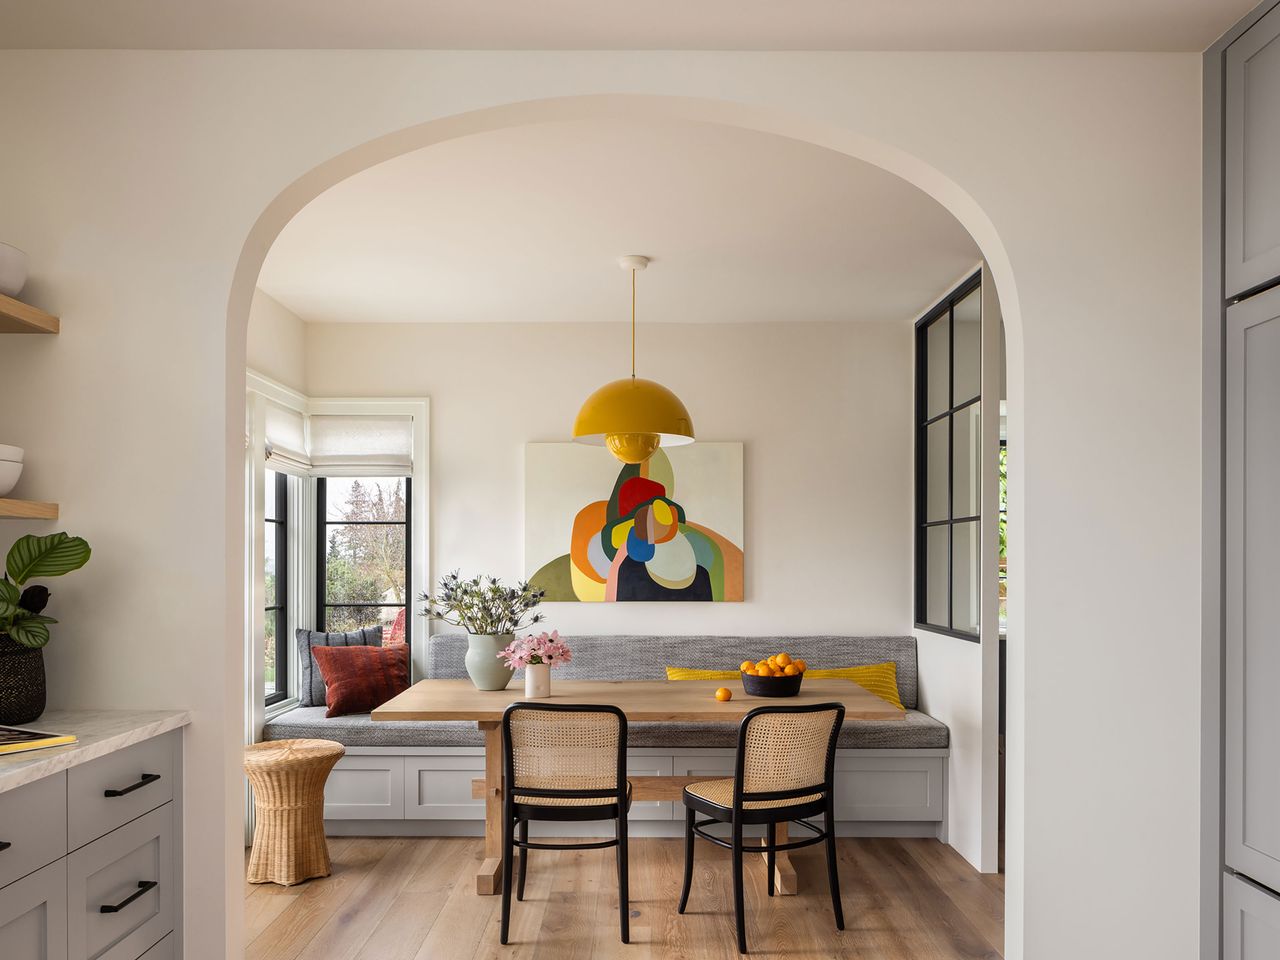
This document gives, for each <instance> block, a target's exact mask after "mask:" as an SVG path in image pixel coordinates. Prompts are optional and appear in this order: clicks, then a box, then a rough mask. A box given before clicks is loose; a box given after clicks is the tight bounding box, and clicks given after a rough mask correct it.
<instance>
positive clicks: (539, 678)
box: [524, 663, 551, 700]
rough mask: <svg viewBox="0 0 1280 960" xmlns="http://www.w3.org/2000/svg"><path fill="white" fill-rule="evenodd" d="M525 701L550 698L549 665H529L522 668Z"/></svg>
mask: <svg viewBox="0 0 1280 960" xmlns="http://www.w3.org/2000/svg"><path fill="white" fill-rule="evenodd" d="M524 695H525V699H526V700H544V699H546V698H547V697H549V696H551V664H549V663H531V664H529V665H528V666H527V667H525V668H524Z"/></svg>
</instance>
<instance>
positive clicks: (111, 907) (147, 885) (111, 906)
mask: <svg viewBox="0 0 1280 960" xmlns="http://www.w3.org/2000/svg"><path fill="white" fill-rule="evenodd" d="M158 886H160V883H159V882H158V881H156V880H139V881H138V889H137V890H135V891H133V893H131V894H129V895H128V896H127V897H125V898H124V899H123V900H121V901H120V902H119V903H104V904H103V905H102V906H100V907H99V908H98V912H99V913H119V912H120V911H121V910H123V909H124V908H125V907H127V906H128V905H129V904H131V903H133V901H135V900H137V899H138V898H139V897H140V896H142V895H143V894H144V893H146V892H147V891H148V890H150V889H151V888H152V887H158Z"/></svg>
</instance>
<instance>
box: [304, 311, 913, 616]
mask: <svg viewBox="0 0 1280 960" xmlns="http://www.w3.org/2000/svg"><path fill="white" fill-rule="evenodd" d="M307 334H308V335H307V363H306V365H307V393H308V394H309V395H310V396H312V397H325V396H429V397H430V398H431V418H432V423H431V501H432V502H431V520H432V541H433V542H432V545H431V570H432V575H433V578H435V579H438V578H439V576H440V575H441V574H442V573H445V572H447V571H449V570H452V569H454V568H458V567H460V568H461V569H462V570H463V571H464V572H469V573H481V572H492V573H494V574H497V575H500V576H502V577H504V578H518V577H523V576H525V573H526V572H525V570H524V548H523V544H524V446H525V444H526V443H528V442H535V441H548V440H566V439H568V437H569V435H570V428H571V427H572V425H573V418H574V416H575V415H576V414H577V412H578V407H580V406H581V405H582V401H583V400H585V399H586V397H587V395H588V394H590V393H591V392H592V391H593V390H594V389H595V388H596V387H598V386H600V385H601V384H602V383H603V382H605V381H606V380H612V379H615V378H616V377H618V376H625V375H626V373H627V371H628V365H629V357H628V349H629V332H628V329H627V327H626V326H625V325H621V324H613V323H602V324H540V323H539V324H522V323H512V324H394V323H393V324H315V323H313V324H307ZM911 350H912V343H911V328H910V325H909V324H907V323H903V322H900V323H896V324H887V323H861V322H852V323H786V322H783V323H763V324H723V325H722V324H691V325H690V324H666V323H663V324H650V325H645V324H644V323H643V322H642V323H641V325H640V328H639V345H638V351H639V368H640V372H641V374H642V375H643V376H649V377H653V378H655V379H657V380H659V381H661V382H662V383H664V384H665V385H667V386H669V387H671V389H673V390H675V391H676V393H677V394H678V395H679V396H680V398H681V399H682V400H684V402H685V404H686V406H688V408H689V411H690V413H691V414H692V415H693V422H694V427H695V429H696V430H697V434H698V437H699V438H700V439H703V440H741V441H742V442H743V444H744V451H743V459H744V470H745V478H744V484H743V486H744V489H745V493H746V498H745V523H746V545H745V547H746V555H745V564H746V569H745V577H746V597H747V599H746V602H744V603H730V604H715V605H704V604H687V603H646V604H635V605H633V606H629V607H628V608H627V610H626V614H625V616H622V615H621V613H620V611H619V609H618V608H617V607H614V606H611V605H609V604H594V603H556V604H549V605H548V606H547V613H548V617H549V620H548V623H549V625H550V626H552V627H555V628H557V629H560V630H564V631H566V632H573V633H591V632H593V633H621V632H637V633H655V634H673V633H743V634H748V635H750V634H766V633H776V634H792V633H812V632H832V633H861V634H897V635H901V634H903V633H905V632H907V631H908V630H909V626H910V619H909V617H910V600H909V595H910V580H911V543H910V540H909V539H908V538H904V537H903V536H902V531H903V529H904V527H905V526H906V524H907V523H908V522H909V521H908V519H907V518H908V517H909V516H910V511H911V443H912V440H911V431H910V424H911V403H912V393H911V356H912V354H911Z"/></svg>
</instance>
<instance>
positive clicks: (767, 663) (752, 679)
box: [739, 653, 809, 697]
mask: <svg viewBox="0 0 1280 960" xmlns="http://www.w3.org/2000/svg"><path fill="white" fill-rule="evenodd" d="M808 668H809V665H808V664H807V663H805V662H804V661H803V660H796V659H792V657H791V655H790V654H789V653H775V654H774V655H773V656H771V657H766V658H765V659H764V660H755V661H753V660H743V661H742V666H741V667H739V669H740V670H741V671H742V689H743V690H745V691H746V692H747V693H748V694H750V695H751V696H753V697H794V696H795V695H796V694H797V693H799V692H800V682H801V681H802V680H804V672H805V670H807V669H808Z"/></svg>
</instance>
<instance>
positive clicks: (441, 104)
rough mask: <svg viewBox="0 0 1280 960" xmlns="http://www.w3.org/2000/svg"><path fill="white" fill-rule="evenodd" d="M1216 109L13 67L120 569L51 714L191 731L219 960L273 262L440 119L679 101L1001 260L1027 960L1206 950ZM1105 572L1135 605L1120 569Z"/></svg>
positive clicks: (803, 66)
mask: <svg viewBox="0 0 1280 960" xmlns="http://www.w3.org/2000/svg"><path fill="white" fill-rule="evenodd" d="M1198 80H1199V62H1198V59H1197V58H1196V57H1194V56H1191V55H1185V56H1183V55H1136V54H1135V55H1128V54H1116V55H1074V54H1061V55H1036V56H1034V57H1032V56H1022V55H987V54H972V55H969V54H963V55H957V54H750V53H743V54H737V53H714V54H705V53H617V52H615V53H606V52H597V53H563V52H561V53H542V52H519V53H500V52H445V53H442V52H410V51H397V52H377V51H359V52H352V51H327V52H297V51H294V52H281V51H257V52H245V51H228V52H199V53H183V52H162V53H147V52H111V51H104V52H92V51H88V52H41V51H31V52H7V53H6V56H5V58H4V60H3V61H0V84H3V85H4V88H5V89H12V90H15V91H20V92H21V96H16V97H14V98H13V99H12V101H11V103H10V104H9V106H8V107H7V110H8V111H9V114H10V116H9V119H8V122H9V123H10V124H11V128H13V129H21V130H22V131H23V148H22V149H21V150H13V151H5V152H4V153H3V154H0V209H3V210H4V211H5V214H6V230H11V231H13V233H12V239H14V240H15V241H17V242H19V245H21V246H23V247H25V248H26V249H27V250H28V251H29V252H30V253H31V254H32V255H33V258H34V260H35V262H36V281H35V283H34V284H33V285H32V287H31V289H30V291H29V297H30V299H32V300H34V301H35V302H37V303H39V304H40V305H42V306H45V307H48V308H50V309H53V310H55V311H58V312H60V313H61V314H62V315H63V316H64V320H65V323H66V325H65V333H64V334H63V336H62V337H60V338H59V341H58V342H57V343H56V344H55V345H52V346H49V345H44V346H42V345H39V344H35V343H33V342H31V338H28V339H26V340H22V341H21V342H20V343H17V344H14V345H13V347H12V348H10V347H9V345H8V344H7V343H6V345H5V347H6V349H5V350H4V351H3V353H2V354H0V402H2V403H3V407H4V409H5V410H6V413H7V414H9V415H10V417H9V418H7V419H9V420H10V421H11V422H12V423H13V424H15V425H16V428H15V431H14V432H15V434H16V435H15V437H14V441H15V442H18V443H20V444H22V445H24V446H26V447H27V448H28V459H29V461H33V464H34V466H33V467H29V468H28V475H27V477H25V478H24V484H28V487H27V489H26V491H25V492H27V494H28V495H30V496H36V495H37V492H36V491H37V489H39V494H40V495H43V496H49V497H55V498H58V499H61V500H62V501H63V503H64V511H63V516H64V520H65V525H66V526H67V527H68V528H73V529H75V530H76V532H81V533H85V534H86V535H88V536H89V537H90V539H91V540H92V541H93V542H94V545H95V548H96V558H102V557H106V558H112V559H113V560H114V562H112V563H106V562H100V563H99V564H98V565H97V567H96V569H95V570H93V571H86V576H85V577H83V578H81V579H80V583H79V584H78V585H71V584H69V585H68V587H67V589H66V590H65V591H64V592H63V595H62V597H61V598H60V599H62V600H63V602H64V604H65V605H64V606H63V607H62V608H61V609H60V613H61V614H62V616H63V618H64V622H65V623H66V624H67V627H66V628H65V629H64V630H63V632H62V634H61V641H62V642H61V643H60V645H59V646H58V647H57V648H56V649H51V651H50V670H51V674H52V676H53V680H52V689H51V695H52V697H53V699H54V702H55V704H58V705H61V704H74V705H81V706H87V705H101V706H138V705H146V706H162V705H169V704H172V705H182V706H188V707H191V708H192V709H193V711H194V714H195V723H194V724H193V726H192V728H191V731H190V735H189V741H188V742H189V747H190V749H189V753H188V764H187V778H188V785H189V787H190V792H189V798H188V802H187V808H186V818H187V823H188V826H189V828H190V829H189V831H188V837H187V844H186V857H187V864H188V869H187V871H186V876H187V889H186V901H187V920H186V942H187V951H188V953H187V955H188V956H189V957H205V956H208V957H213V956H220V955H223V953H224V952H225V953H228V954H232V955H233V954H234V953H235V952H236V951H237V949H238V945H239V943H240V923H241V922H242V921H241V919H240V917H239V913H240V911H239V910H238V906H237V904H236V901H237V900H238V897H239V882H238V875H239V870H240V853H239V849H238V845H239V841H240V835H239V824H238V820H239V779H238V777H237V776H236V775H235V771H236V769H237V767H238V734H239V729H240V717H241V701H242V697H243V694H242V691H241V688H240V685H239V682H238V681H239V677H240V675H241V673H242V670H243V665H242V664H241V663H240V657H241V654H240V636H241V624H242V619H241V616H240V610H239V605H240V596H239V591H240V584H241V582H242V580H241V579H240V575H239V571H240V568H241V566H242V557H241V556H240V553H239V550H240V545H239V539H240V538H239V517H240V500H241V495H240V490H239V487H238V485H237V484H236V483H234V482H232V483H230V484H229V481H232V480H235V479H236V478H237V477H238V471H239V463H240V457H241V450H240V437H241V435H242V425H241V423H239V422H236V420H235V411H236V410H237V404H238V398H239V396H240V394H241V391H242V388H243V383H242V379H241V378H242V371H243V369H244V330H243V325H242V324H243V318H244V317H245V316H246V315H247V310H248V304H249V297H250V294H251V287H252V282H253V278H254V277H256V273H257V267H258V266H259V265H260V263H261V259H262V257H263V256H264V255H265V252H266V248H267V246H269V244H270V242H271V239H272V238H273V237H274V235H275V233H276V232H277V231H278V230H279V228H280V226H281V225H282V224H283V223H284V222H285V220H286V219H287V217H288V216H289V215H290V214H291V213H292V212H293V211H294V210H296V209H297V208H298V207H300V206H301V205H302V203H305V202H306V200H307V199H309V198H310V197H311V196H314V195H315V194H316V193H318V192H319V191H320V190H322V189H323V188H324V187H325V186H327V185H329V184H330V183H333V182H335V181H336V180H337V179H340V178H341V177H342V176H345V175H346V174H348V173H350V172H354V170H356V169H359V168H361V167H363V166H364V165H367V163H368V162H370V161H371V160H372V159H374V158H375V157H376V156H377V154H378V152H379V151H381V152H383V153H384V155H388V156H389V155H392V154H394V153H398V152H403V150H404V149H410V148H412V147H416V146H422V145H424V143H423V142H422V141H421V140H420V139H419V138H420V137H421V136H422V134H423V132H424V131H425V130H426V129H427V127H425V126H424V123H430V124H432V126H431V129H432V131H433V134H432V135H433V136H434V135H437V134H439V135H444V131H450V130H452V133H451V134H450V135H453V136H458V135H465V134H466V133H467V132H469V130H468V124H473V123H481V124H486V123H495V122H499V121H500V119H501V118H502V116H503V111H510V112H509V113H508V114H507V115H506V116H507V119H506V121H504V122H513V121H515V122H530V118H531V117H533V116H534V114H536V113H537V111H539V110H545V111H547V112H546V113H545V114H543V115H541V116H538V117H537V122H550V121H553V120H554V119H555V115H556V111H569V113H566V114H563V115H565V116H568V115H571V113H572V111H574V110H589V109H604V108H607V109H618V110H633V109H646V108H658V107H661V109H663V110H669V111H677V112H679V111H685V112H686V114H688V115H693V116H694V117H696V118H698V119H706V120H711V121H713V122H721V123H735V124H738V125H743V126H753V127H755V128H757V129H762V130H767V131H770V132H774V133H779V134H782V135H785V136H792V137H796V138H798V139H803V140H808V141H810V142H815V143H820V144H822V145H824V146H827V147H829V148H831V149H834V150H839V151H841V152H846V153H850V154H851V155H855V156H859V157H860V158H862V159H864V160H868V161H870V162H873V163H876V164H877V165H880V166H883V167H885V168H887V169H890V170H893V171H894V172H896V173H898V174H899V175H901V176H904V177H905V178H906V179H908V180H910V181H911V182H913V183H916V184H917V185H918V186H920V187H921V188H922V189H924V190H926V192H929V193H931V194H932V195H933V196H935V197H936V198H938V199H939V201H940V202H942V203H944V205H946V206H947V207H948V208H949V209H950V210H951V211H952V212H953V213H954V214H955V215H956V216H957V218H958V219H959V220H960V221H961V222H962V223H963V224H964V225H965V226H966V227H968V228H969V229H970V231H971V233H972V234H973V235H974V237H975V239H976V240H977V241H978V243H979V244H980V246H981V247H982V248H983V251H984V254H985V255H986V256H987V257H988V259H989V261H990V263H991V266H992V270H993V274H994V276H995V280H996V284H997V287H998V288H999V291H1000V294H1001V298H1002V301H1003V306H1004V310H1005V314H1006V318H1007V321H1008V323H1009V327H1010V330H1009V332H1010V343H1009V348H1010V356H1011V358H1012V360H1011V364H1010V402H1011V408H1012V410H1013V412H1014V416H1013V417H1012V418H1011V423H1010V432H1011V438H1012V440H1013V442H1014V443H1015V444H1016V446H1017V452H1018V453H1021V454H1022V455H1023V456H1024V457H1026V455H1027V454H1030V456H1029V457H1026V459H1024V460H1023V462H1021V463H1017V462H1015V463H1014V464H1013V466H1012V470H1011V473H1012V474H1013V476H1014V477H1015V483H1016V480H1019V479H1020V480H1021V481H1022V483H1021V485H1020V487H1019V486H1016V485H1015V488H1014V490H1013V491H1012V504H1011V506H1012V510H1013V514H1012V533H1013V543H1012V545H1011V552H1012V554H1013V556H1014V564H1015V565H1016V570H1017V571H1018V572H1020V573H1022V574H1024V576H1023V577H1022V579H1021V581H1020V582H1019V583H1017V584H1016V585H1015V586H1014V589H1013V595H1014V607H1013V609H1012V610H1011V621H1012V622H1011V631H1012V633H1013V635H1014V640H1013V641H1012V642H1011V648H1010V664H1009V666H1010V677H1011V689H1010V695H1011V696H1010V715H1011V722H1010V726H1011V731H1012V732H1013V733H1014V734H1015V735H1016V734H1018V733H1020V732H1024V733H1025V736H1024V737H1023V738H1021V740H1019V739H1015V740H1014V741H1013V742H1012V743H1011V744H1010V750H1011V755H1010V769H1009V778H1010V785H1011V791H1010V801H1011V804H1010V814H1011V817H1010V835H1009V846H1008V863H1009V878H1008V885H1009V902H1008V938H1009V950H1008V953H1009V955H1010V956H1012V957H1020V956H1027V957H1033V958H1035V960H1040V958H1050V960H1052V958H1058V957H1064V958H1065V957H1075V956H1080V955H1083V954H1085V953H1088V954H1090V955H1093V956H1117V957H1119V956H1128V955H1150V956H1156V955H1158V956H1162V957H1166V956H1167V957H1179V956H1187V957H1190V956H1192V955H1193V954H1192V951H1193V945H1194V942H1195V939H1196V932H1197V931H1196V929H1195V924H1196V909H1195V906H1196V895H1197V878H1196V856H1197V842H1196V836H1197V829H1198V826H1197V825H1198V809H1197V802H1198V801H1197V797H1198V791H1197V790H1196V789H1195V784H1196V777H1197V770H1198V765H1197V756H1196V755H1197V752H1198V751H1197V738H1198V734H1199V726H1198V721H1197V719H1196V718H1197V717H1198V698H1199V689H1200V688H1199V678H1198V662H1199V660H1198V650H1199V638H1198V633H1197V628H1196V624H1197V623H1198V622H1199V608H1198V602H1199V601H1198V596H1199V591H1198V582H1199V580H1198V558H1199V540H1198V537H1199V533H1198V522H1197V511H1198V508H1199V488H1198V482H1199V480H1198V477H1199V470H1198V449H1199V446H1198V431H1197V428H1196V426H1195V424H1196V423H1198V406H1199V405H1198V394H1196V393H1194V390H1193V389H1192V390H1188V389H1180V388H1179V389H1175V388H1171V387H1169V386H1167V385H1169V384H1176V385H1194V384H1196V383H1197V382H1198V380H1197V378H1198V372H1199V327H1198V323H1199V318H1198V314H1197V311H1196V303H1197V302H1198V288H1199V281H1198V266H1197V264H1198V256H1199V215H1198V190H1199V132H1198V122H1199V95H1198ZM582 95H592V96H597V95H598V96H601V97H604V98H605V99H602V100H599V101H596V106H595V107H594V108H593V107H592V105H591V103H590V101H589V100H583V99H580V98H581V97H582ZM646 98H660V99H658V100H652V99H646ZM528 101H538V102H540V104H541V106H538V107H530V106H527V105H526V106H521V104H522V103H526V102H528ZM646 105H647V107H646ZM523 110H532V111H534V112H533V113H530V114H527V115H525V117H524V118H523V119H522V118H521V117H520V116H519V114H520V111H523ZM666 115H670V114H669V113H668V114H666ZM436 124H440V125H438V126H437V125H436ZM481 128H483V127H481ZM397 131H399V132H397ZM397 138H402V139H400V140H399V142H398V144H397ZM362 144H363V145H364V146H363V147H362V146H360V145H362ZM365 150H369V151H371V152H370V153H368V154H364V155H362V151H365ZM334 157H336V158H338V159H336V160H331V159H330V158H334ZM344 165H345V166H344ZM602 175H605V174H603V173H602ZM282 191H283V193H282ZM264 210H266V211H267V212H266V213H263V211H264ZM246 236H247V237H248V238H249V240H248V243H246V242H245V238H246ZM1015 271H1016V276H1017V288H1016V290H1015V288H1014V285H1013V276H1014V273H1015ZM228 291H230V301H229V309H228ZM228 317H231V318H233V320H234V321H235V322H234V323H232V324H231V325H230V327H229V326H228V323H227V318H228ZM19 339H21V338H19ZM1018 358H1021V364H1019V363H1018ZM40 384H43V385H52V384H57V386H58V389H57V390H56V391H52V390H49V389H46V390H44V391H39V390H37V389H34V388H30V389H29V388H28V387H33V385H40ZM228 412H230V413H231V414H232V416H231V417H230V418H228V416H227V413H228ZM1019 414H1022V416H1019ZM35 424H38V425H39V428H38V429H36V428H34V427H33V426H32V425H35ZM1028 425H1029V428H1028ZM157 440H160V441H162V442H160V443H159V444H157ZM157 447H159V451H157ZM1100 451H1101V453H1100ZM1102 453H1105V454H1107V455H1108V459H1106V464H1105V468H1104V471H1103V472H1104V473H1105V476H1104V477H1103V478H1101V479H1100V477H1099V466H1098V461H1099V458H1100V456H1101V455H1102ZM157 463H162V464H163V469H160V467H159V466H153V465H154V464H157ZM228 489H229V490H230V491H231V492H230V494H228V493H227V491H228ZM1117 490H1134V491H1138V490H1140V491H1141V496H1138V497H1134V498H1133V499H1131V500H1126V501H1125V502H1123V503H1121V502H1119V501H1118V499H1117V497H1116V495H1115V494H1116V491H1117ZM15 529H16V528H15ZM1100 544H1101V547H1100ZM1100 549H1104V550H1105V551H1106V557H1107V560H1108V563H1109V564H1110V565H1111V566H1113V567H1114V566H1119V568H1121V569H1123V570H1124V571H1125V573H1126V579H1125V582H1124V593H1123V596H1117V591H1116V590H1115V589H1114V588H1108V587H1107V585H1106V584H1103V583H1100V582H1099V579H1098V578H1097V577H1096V575H1094V571H1095V570H1096V569H1097V567H1098V565H1099V563H1100V560H1099V551H1100ZM156 598H170V599H171V600H172V601H173V602H170V603H163V602H155V601H156ZM1018 601H1022V603H1021V604H1019V603H1018ZM139 604H147V606H148V608H149V611H150V614H149V618H148V621H147V623H146V625H145V628H143V629H137V628H133V629H131V628H130V626H129V625H130V624H133V623H136V622H137V620H136V610H137V609H138V606H139ZM1027 610H1030V611H1032V612H1033V614H1034V616H1033V617H1031V618H1029V617H1027V615H1026V611H1027ZM104 636H109V638H110V639H109V641H108V640H105V639H104ZM1020 639H1024V640H1025V643H1023V642H1019V641H1020ZM1101 665H1105V667H1106V669H1099V667H1100V666H1101ZM1076 677H1080V678H1082V679H1081V680H1079V681H1078V682H1076V681H1075V678H1076ZM1152 677H1158V683H1157V682H1153V680H1152ZM1019 680H1023V681H1024V682H1023V683H1021V684H1020V683H1019ZM1020 721H1021V722H1020ZM1024 754H1025V756H1026V758H1027V762H1026V766H1025V773H1024V769H1023V762H1022V759H1023V756H1024ZM1020 783H1025V790H1024V795H1023V796H1022V797H1016V796H1015V794H1014V791H1015V790H1016V786H1017V785H1018V784H1020ZM1022 801H1024V803H1023V808H1025V810H1026V811H1028V813H1027V816H1026V819H1025V824H1024V827H1025V830H1019V829H1018V823H1017V816H1018V810H1019V809H1020V807H1019V803H1020V802H1022ZM1157 801H1158V802H1157ZM1139 805H1140V806H1139ZM1024 835H1025V842H1020V841H1023V839H1024ZM1183 837H1185V840H1183V839H1182V838H1183ZM219 863H220V864H221V869H219ZM1067 904H1070V905H1071V909H1069V910H1068V909H1067V908H1066V905H1067ZM1082 916H1083V917H1089V918H1091V922H1090V923H1089V924H1081V923H1079V922H1078V920H1077V919H1076V918H1079V917H1082Z"/></svg>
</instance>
